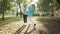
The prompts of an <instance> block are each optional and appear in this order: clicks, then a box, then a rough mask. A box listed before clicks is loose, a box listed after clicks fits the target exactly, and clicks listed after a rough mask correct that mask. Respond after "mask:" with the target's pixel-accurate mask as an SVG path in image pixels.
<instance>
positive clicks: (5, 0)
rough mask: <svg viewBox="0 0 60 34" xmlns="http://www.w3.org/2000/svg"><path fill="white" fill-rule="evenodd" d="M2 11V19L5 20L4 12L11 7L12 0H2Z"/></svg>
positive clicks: (0, 5)
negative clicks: (10, 0)
mask: <svg viewBox="0 0 60 34" xmlns="http://www.w3.org/2000/svg"><path fill="white" fill-rule="evenodd" d="M0 7H1V8H0V10H1V11H0V12H1V13H2V20H4V12H5V11H6V10H9V9H10V2H9V0H1V2H0Z"/></svg>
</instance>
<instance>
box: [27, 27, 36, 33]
mask: <svg viewBox="0 0 60 34" xmlns="http://www.w3.org/2000/svg"><path fill="white" fill-rule="evenodd" d="M35 30H36V28H35V27H34V28H33V29H32V30H31V31H30V32H28V33H27V34H30V33H32V32H33V31H35Z"/></svg>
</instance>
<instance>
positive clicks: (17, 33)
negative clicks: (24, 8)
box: [14, 25, 26, 34]
mask: <svg viewBox="0 0 60 34" xmlns="http://www.w3.org/2000/svg"><path fill="white" fill-rule="evenodd" d="M25 27H26V25H23V26H22V27H20V28H19V29H18V30H17V31H16V32H15V33H14V34H20V32H21V31H22V30H23V29H24V28H25Z"/></svg>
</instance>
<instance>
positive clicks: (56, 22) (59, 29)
mask: <svg viewBox="0 0 60 34" xmlns="http://www.w3.org/2000/svg"><path fill="white" fill-rule="evenodd" d="M37 21H38V22H40V23H42V24H44V26H45V27H46V28H47V29H48V31H49V32H50V33H49V34H60V17H41V18H38V19H37Z"/></svg>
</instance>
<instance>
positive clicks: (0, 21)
mask: <svg viewBox="0 0 60 34" xmlns="http://www.w3.org/2000/svg"><path fill="white" fill-rule="evenodd" d="M20 19H21V18H20V17H16V16H10V17H5V19H4V20H1V16H0V27H1V26H3V25H5V24H8V23H12V22H15V21H19V20H20Z"/></svg>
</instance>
